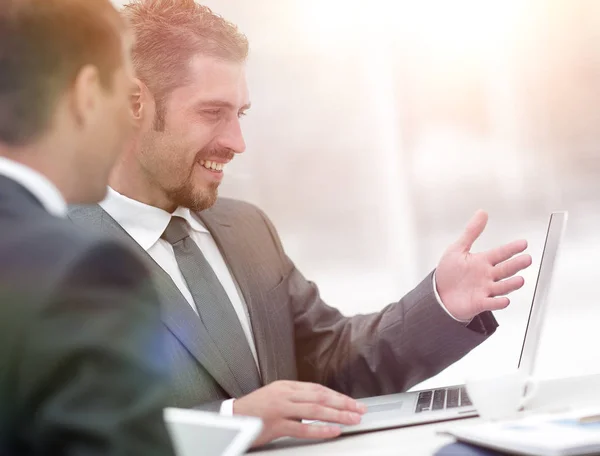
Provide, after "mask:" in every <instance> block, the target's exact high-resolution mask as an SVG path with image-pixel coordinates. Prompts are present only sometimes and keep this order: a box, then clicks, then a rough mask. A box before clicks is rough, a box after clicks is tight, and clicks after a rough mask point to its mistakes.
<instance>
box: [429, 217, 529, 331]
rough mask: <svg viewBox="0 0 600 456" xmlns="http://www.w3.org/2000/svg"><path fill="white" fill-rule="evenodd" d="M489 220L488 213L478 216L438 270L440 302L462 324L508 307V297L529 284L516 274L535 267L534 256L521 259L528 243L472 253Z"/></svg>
mask: <svg viewBox="0 0 600 456" xmlns="http://www.w3.org/2000/svg"><path fill="white" fill-rule="evenodd" d="M487 220H488V216H487V214H486V213H485V212H483V211H479V212H477V213H476V214H475V215H474V216H473V218H472V219H471V221H470V222H469V224H468V225H467V228H466V229H465V232H464V233H463V235H462V236H461V238H460V239H459V240H458V241H457V242H455V243H454V244H452V245H451V246H450V247H448V249H447V250H446V252H445V253H444V255H443V256H442V258H441V259H440V262H439V264H438V267H437V269H436V275H435V280H436V286H437V290H438V293H439V295H440V298H441V300H442V302H443V303H444V306H445V307H446V309H448V312H450V313H451V314H452V315H453V316H454V317H455V318H457V319H459V320H469V319H471V318H473V317H475V316H476V315H478V314H480V313H481V312H484V311H487V310H498V309H503V308H505V307H506V306H508V304H509V303H510V300H509V299H508V298H507V297H506V296H505V295H507V294H509V293H511V292H513V291H515V290H518V289H519V288H521V287H522V286H523V284H524V283H525V281H524V279H523V277H520V276H515V274H517V273H518V272H519V271H521V270H523V269H525V268H527V267H529V266H530V265H531V261H532V260H531V256H530V255H526V254H523V255H518V254H519V253H522V252H523V251H524V250H525V249H526V248H527V241H525V240H518V241H514V242H511V243H509V244H506V245H504V246H502V247H497V248H494V249H492V250H489V251H487V252H481V253H471V248H472V246H473V243H474V242H475V241H476V240H477V238H479V236H480V235H481V233H482V232H483V230H484V229H485V226H486V224H487ZM515 255H518V256H515Z"/></svg>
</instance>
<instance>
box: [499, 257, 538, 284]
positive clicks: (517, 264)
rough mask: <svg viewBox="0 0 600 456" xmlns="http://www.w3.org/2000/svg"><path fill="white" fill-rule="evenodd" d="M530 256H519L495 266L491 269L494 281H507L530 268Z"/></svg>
mask: <svg viewBox="0 0 600 456" xmlns="http://www.w3.org/2000/svg"><path fill="white" fill-rule="evenodd" d="M531 262H532V259H531V255H519V256H518V257H516V258H512V259H510V260H508V261H505V262H504V263H500V264H498V265H496V266H495V267H494V269H493V273H492V275H493V277H494V280H496V281H498V280H503V279H508V278H509V277H512V276H514V275H515V274H516V273H517V272H519V271H522V270H523V269H525V268H528V267H529V266H531Z"/></svg>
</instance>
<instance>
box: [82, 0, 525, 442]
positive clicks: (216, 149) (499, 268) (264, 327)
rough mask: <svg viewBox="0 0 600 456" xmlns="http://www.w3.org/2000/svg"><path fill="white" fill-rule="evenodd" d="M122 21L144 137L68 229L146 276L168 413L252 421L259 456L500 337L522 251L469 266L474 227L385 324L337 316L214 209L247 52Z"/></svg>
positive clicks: (177, 17) (182, 4)
mask: <svg viewBox="0 0 600 456" xmlns="http://www.w3.org/2000/svg"><path fill="white" fill-rule="evenodd" d="M124 14H125V16H126V17H127V18H128V19H129V22H130V23H131V25H132V27H133V30H134V32H135V34H136V44H135V46H134V49H133V55H134V62H135V65H136V73H137V76H138V77H139V79H137V81H136V82H137V90H136V93H135V96H134V98H133V99H132V110H133V115H134V117H135V118H136V120H137V122H138V125H139V128H138V129H137V132H136V139H135V141H134V144H133V145H132V147H131V148H130V149H129V150H128V151H127V152H126V153H125V154H124V155H123V156H122V159H121V160H120V161H119V163H118V165H117V167H116V168H115V171H114V173H113V175H112V177H111V187H112V189H110V190H109V195H108V198H107V199H106V200H104V201H103V202H102V203H101V204H100V205H99V206H98V205H97V206H91V207H79V208H74V209H73V210H72V211H71V212H70V217H71V219H72V220H73V221H74V222H75V223H77V224H80V225H82V226H87V227H93V228H96V229H101V230H103V231H104V232H106V233H108V234H111V235H113V236H116V237H118V238H119V239H121V240H123V241H124V242H128V243H129V244H130V245H131V246H132V247H133V248H135V249H137V251H138V252H139V254H140V257H142V258H144V259H145V261H146V262H147V264H148V265H149V267H150V268H151V270H152V274H153V278H154V283H155V284H156V286H157V289H158V292H159V295H160V298H161V305H162V318H163V322H164V324H165V327H166V330H167V335H166V347H167V352H168V356H169V359H170V365H171V368H172V399H171V403H172V404H174V405H178V406H183V407H198V406H200V407H202V408H205V409H209V410H220V412H221V413H223V414H231V413H234V414H242V415H256V416H259V417H261V418H263V420H264V421H265V428H264V429H265V430H264V433H263V434H262V436H261V438H260V439H259V441H258V443H263V442H267V441H269V440H271V439H273V438H276V437H279V436H282V435H288V436H294V437H319V438H325V437H334V436H336V435H338V434H339V429H338V428H336V427H317V426H310V425H306V424H302V423H300V422H298V419H299V418H303V419H317V420H325V421H332V422H338V423H356V422H358V420H359V419H360V414H361V413H363V411H364V408H362V407H361V406H360V404H357V403H356V402H355V401H354V400H352V399H350V397H348V396H352V397H354V398H360V397H364V396H370V395H379V394H386V393H393V392H399V391H403V390H406V389H408V388H410V387H411V386H412V385H415V384H416V383H418V382H420V381H422V380H424V379H426V378H428V377H430V376H432V375H434V374H436V373H438V372H440V371H441V370H442V369H444V368H445V367H447V366H449V365H450V364H452V363H453V362H455V361H456V360H458V359H460V358H461V357H463V356H464V355H465V354H466V353H468V352H469V351H470V350H471V349H472V348H474V347H475V346H477V345H478V344H480V343H481V342H483V341H484V340H485V339H486V338H487V337H489V336H490V334H492V333H493V332H494V330H495V328H496V326H497V324H496V321H495V319H494V317H493V316H492V315H491V313H490V312H489V311H490V310H495V309H500V308H503V307H506V306H507V305H508V303H509V301H508V298H506V297H505V296H504V295H506V294H508V293H510V292H511V291H513V290H516V289H518V288H520V287H521V286H522V285H523V279H522V278H521V277H513V276H514V275H515V274H516V273H517V272H518V271H520V270H521V269H523V268H525V267H527V266H529V264H530V263H531V258H530V257H529V256H528V255H520V256H516V257H515V255H517V254H519V253H521V252H522V251H523V250H525V248H526V242H525V241H516V242H513V243H511V244H508V245H506V246H503V247H500V248H497V249H494V250H492V251H490V252H485V253H480V254H471V253H470V249H471V246H472V244H473V242H474V241H475V240H476V239H477V237H478V236H479V235H480V234H481V232H482V231H483V229H484V227H485V224H486V221H487V218H486V215H485V213H478V214H476V216H475V217H474V218H473V220H472V221H471V223H470V224H469V226H468V228H467V230H466V232H465V234H464V235H463V236H462V238H461V239H460V240H459V241H457V242H456V243H455V244H453V245H452V246H451V247H450V248H449V249H448V250H447V251H446V253H445V254H444V256H443V257H442V259H441V260H440V263H439V265H438V267H437V268H436V270H435V272H432V273H431V274H430V275H428V276H427V277H426V278H425V279H424V280H423V282H422V283H421V284H420V285H418V286H417V287H416V288H415V289H414V290H413V291H411V292H410V293H408V294H407V295H406V296H405V297H403V298H402V299H400V300H399V301H398V302H396V303H393V304H391V305H390V306H388V307H386V308H385V309H384V310H383V311H381V312H379V313H376V314H372V315H364V316H355V317H352V318H346V317H343V316H342V315H341V314H340V312H338V311H337V310H336V309H334V308H332V307H329V306H327V305H326V304H325V303H324V302H323V301H322V300H321V298H320V297H319V293H318V290H317V287H316V286H315V284H313V283H311V282H309V281H307V280H306V279H305V278H304V277H303V276H302V274H301V273H300V272H299V271H298V269H297V268H296V267H295V266H294V263H293V262H292V261H291V259H290V258H288V256H287V255H286V253H285V251H284V249H283V247H282V245H281V242H280V239H279V237H278V235H277V233H276V231H275V228H274V227H273V225H272V224H271V222H270V221H269V219H268V218H267V216H266V215H265V214H264V213H263V212H262V211H260V210H259V209H258V208H256V207H254V206H252V205H250V204H246V203H243V202H240V201H234V200H228V199H217V188H218V186H219V183H220V182H221V180H222V178H223V168H224V166H226V164H227V163H228V162H229V161H231V160H232V159H233V158H234V155H235V154H237V153H241V152H243V151H244V148H245V144H244V139H243V137H242V134H241V130H240V123H239V119H240V117H241V116H243V115H244V114H245V112H246V110H247V109H248V108H249V105H250V103H249V97H248V90H247V86H246V81H245V70H244V63H245V60H246V56H247V52H248V43H247V41H246V39H245V37H244V36H243V35H242V34H241V33H239V32H238V30H237V29H236V27H235V26H233V25H232V24H230V23H228V22H226V21H225V20H224V19H222V18H220V17H218V16H216V15H214V14H213V13H212V12H211V11H210V10H209V9H208V8H205V7H202V6H200V5H197V4H196V3H195V2H194V1H193V0H176V1H174V2H168V4H167V2H161V1H159V0H141V1H137V2H135V3H133V4H131V5H128V6H127V7H126V8H125V10H124ZM513 257H514V258H513ZM328 388H331V389H332V390H335V391H337V392H334V391H332V390H331V389H328ZM339 393H343V394H345V395H347V396H342V395H340V394H339Z"/></svg>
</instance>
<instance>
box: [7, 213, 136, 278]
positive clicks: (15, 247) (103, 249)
mask: <svg viewBox="0 0 600 456" xmlns="http://www.w3.org/2000/svg"><path fill="white" fill-rule="evenodd" d="M9 231H10V232H11V233H13V234H12V235H7V236H5V238H4V240H3V242H2V249H0V250H6V251H11V252H15V254H17V253H18V252H21V253H24V252H26V255H19V256H20V257H27V261H34V262H36V263H37V264H39V265H43V264H48V265H52V264H53V265H55V267H56V269H57V270H58V269H60V268H61V266H63V267H69V265H72V264H73V263H77V262H78V261H81V260H82V259H84V258H85V257H87V256H90V255H91V256H96V257H98V256H101V257H107V258H115V261H122V262H123V261H124V262H127V263H128V264H130V265H131V266H132V267H135V263H136V260H137V259H136V258H135V256H134V255H133V254H131V253H129V251H128V250H127V249H126V248H125V247H124V246H122V244H120V243H119V242H118V241H116V240H114V239H111V238H110V237H108V236H107V235H103V234H101V233H93V232H89V231H86V230H82V229H81V227H79V226H77V225H75V224H73V223H71V222H70V221H68V220H65V219H58V218H55V217H44V218H43V219H40V220H39V221H38V223H36V224H27V225H22V224H16V225H15V226H14V227H13V229H11V230H9ZM13 258H14V256H13ZM23 261H26V259H25V258H24V259H23Z"/></svg>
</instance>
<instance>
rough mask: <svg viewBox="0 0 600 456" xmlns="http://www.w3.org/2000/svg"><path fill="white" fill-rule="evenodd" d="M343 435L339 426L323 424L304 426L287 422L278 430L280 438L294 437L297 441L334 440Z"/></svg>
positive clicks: (283, 422)
mask: <svg viewBox="0 0 600 456" xmlns="http://www.w3.org/2000/svg"><path fill="white" fill-rule="evenodd" d="M341 433H342V430H341V429H340V427H339V426H327V425H321V424H303V423H298V422H296V421H291V420H285V421H282V422H281V425H280V426H279V428H278V429H277V434H278V437H293V438H296V439H314V440H320V439H332V438H335V437H338V436H339V435H340V434H341Z"/></svg>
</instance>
